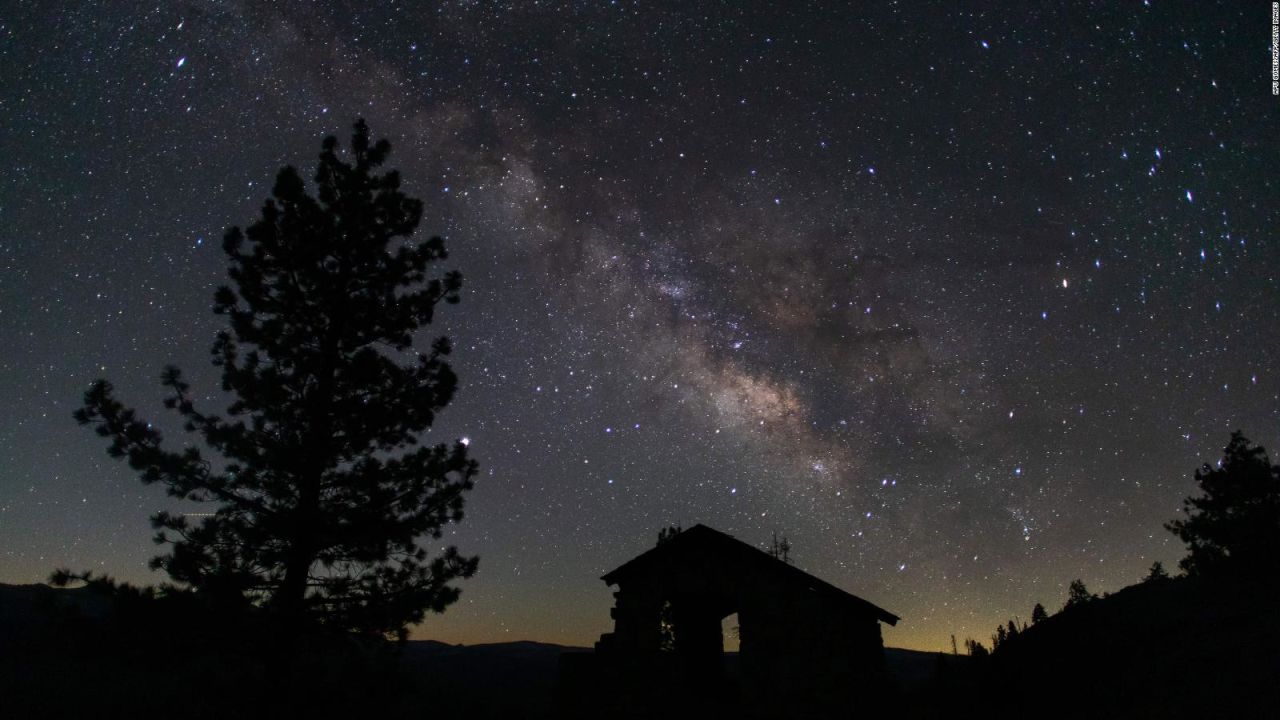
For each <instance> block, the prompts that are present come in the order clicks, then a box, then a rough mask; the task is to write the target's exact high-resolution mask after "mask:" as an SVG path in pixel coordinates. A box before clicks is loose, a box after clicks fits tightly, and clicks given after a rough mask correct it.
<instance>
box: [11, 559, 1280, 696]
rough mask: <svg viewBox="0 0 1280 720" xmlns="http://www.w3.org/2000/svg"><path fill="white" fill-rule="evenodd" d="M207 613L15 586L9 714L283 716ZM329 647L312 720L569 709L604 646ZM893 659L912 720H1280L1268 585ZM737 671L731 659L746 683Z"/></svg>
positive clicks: (1181, 595)
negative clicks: (973, 650) (967, 651)
mask: <svg viewBox="0 0 1280 720" xmlns="http://www.w3.org/2000/svg"><path fill="white" fill-rule="evenodd" d="M191 611H192V609H191V608H190V607H186V606H177V607H161V608H159V609H157V608H156V606H153V605H148V604H147V603H145V602H129V603H124V604H123V605H120V604H117V603H113V601H112V600H110V599H109V598H103V597H101V596H99V595H95V594H93V593H91V592H89V591H87V590H84V589H79V590H55V589H53V588H49V587H46V586H42V585H30V586H13V585H0V698H3V700H0V705H2V706H3V710H0V715H3V716H5V717H17V718H22V717H85V716H86V715H98V716H106V717H147V716H157V717H158V716H162V715H170V714H175V713H176V714H180V715H181V716H182V717H184V718H201V717H227V716H230V715H239V716H241V717H242V718H243V717H256V716H260V715H263V714H268V713H266V712H265V710H266V709H268V708H269V707H270V702H271V700H272V698H273V697H274V695H273V694H272V692H271V691H270V688H271V684H270V683H267V682H264V678H265V677H266V676H267V673H266V672H265V671H264V668H263V665H262V663H261V661H259V660H255V659H254V658H255V652H261V651H263V650H264V649H269V647H266V645H265V644H264V642H263V641H262V639H261V637H262V633H261V632H259V630H260V628H259V629H254V628H252V627H246V626H219V625H216V624H212V625H210V624H201V623H194V622H193V621H192V618H191V617H190V616H189V615H190V613H191ZM311 649H312V652H311V653H310V654H309V660H308V664H307V666H306V669H305V676H306V678H307V682H308V683H309V684H308V692H307V696H308V697H309V698H311V699H312V705H311V706H310V707H309V708H306V709H305V710H306V712H305V713H300V714H306V715H308V716H310V717H339V716H352V715H361V716H367V717H403V718H416V717H422V718H427V717H430V718H452V717H466V718H539V717H557V716H558V715H559V713H557V712H556V708H557V704H556V703H557V681H558V677H559V668H560V663H561V656H562V655H564V654H566V653H583V652H586V651H585V650H584V649H582V648H571V647H563V646H559V645H548V644H543V643H536V642H514V643H501V644H492V645H473V646H454V645H446V644H443V643H438V642H432V641H417V642H410V643H407V644H406V645H405V646H404V647H403V648H402V649H401V655H400V657H399V659H398V660H396V659H394V658H390V657H389V656H382V655H377V654H376V653H374V654H370V653H368V652H366V651H365V650H363V649H358V648H357V649H355V650H353V649H352V646H350V645H348V644H344V643H342V642H341V641H339V642H337V643H334V642H325V643H318V644H316V645H314V646H312V648H311ZM885 659H886V665H887V669H888V671H889V672H888V676H889V679H888V683H889V684H890V685H892V686H893V687H891V688H889V689H888V693H889V695H888V697H889V698H890V703H889V707H890V708H891V712H889V713H886V715H891V716H892V717H894V718H895V720H896V719H898V718H902V719H906V718H922V719H923V718H957V717H961V718H964V717H983V718H1014V717H1017V718H1026V717H1049V718H1057V717H1064V718H1065V717H1091V718H1105V717H1117V718H1119V717H1124V718H1133V717H1137V718H1142V717H1160V718H1202V717H1232V718H1266V717H1276V716H1278V713H1280V599H1278V598H1277V594H1276V590H1275V587H1274V585H1272V584H1268V583H1260V582H1245V581H1229V582H1228V581H1216V582H1213V583H1210V582H1206V581H1192V580H1186V579H1176V580H1169V581H1164V582H1156V583H1145V584H1141V585H1135V586H1132V587H1129V588H1125V589H1124V590H1121V591H1119V592H1117V593H1115V594H1113V595H1111V596H1109V597H1105V598H1102V599H1099V600H1095V601H1093V602H1090V603H1087V604H1085V605H1082V606H1079V607H1076V608H1072V609H1070V610H1066V611H1063V612H1060V613H1058V614H1056V615H1054V616H1052V617H1050V618H1049V619H1048V620H1045V621H1043V622H1041V623H1040V624H1039V625H1036V626H1033V627H1031V628H1029V629H1028V630H1027V631H1025V632H1024V633H1022V634H1021V635H1020V636H1019V637H1017V638H1016V639H1014V640H1011V641H1009V642H1007V643H1006V644H1005V645H1004V646H1002V648H1001V649H1000V650H999V651H998V652H997V653H995V654H994V655H993V656H992V657H990V658H988V659H985V660H983V659H973V658H968V657H964V656H960V657H956V656H951V655H949V654H948V655H940V654H938V653H925V652H917V651H912V650H902V649H896V648H890V649H887V650H886V652H885ZM736 661H737V658H736V656H734V655H733V654H730V655H728V656H727V657H726V673H727V674H728V675H729V676H730V677H732V676H734V674H735V667H736ZM353 667H354V668H357V669H356V670H355V671H352V669H351V668H353ZM397 667H398V668H399V672H398V673H397V672H396V671H395V668H397ZM397 687H398V693H399V695H398V697H399V699H398V700H396V701H394V702H392V701H388V700H387V698H390V697H394V696H396V693H395V692H394V691H395V690H396V688H397ZM246 688H258V690H256V691H249V690H247V689H246ZM262 688H268V692H267V693H265V694H264V693H263V692H262V691H261V689H262ZM655 692H657V693H661V692H662V689H661V688H658V689H656V690H655ZM271 714H274V715H276V716H279V713H271ZM609 716H612V715H611V713H609V712H604V713H603V714H601V715H600V717H609Z"/></svg>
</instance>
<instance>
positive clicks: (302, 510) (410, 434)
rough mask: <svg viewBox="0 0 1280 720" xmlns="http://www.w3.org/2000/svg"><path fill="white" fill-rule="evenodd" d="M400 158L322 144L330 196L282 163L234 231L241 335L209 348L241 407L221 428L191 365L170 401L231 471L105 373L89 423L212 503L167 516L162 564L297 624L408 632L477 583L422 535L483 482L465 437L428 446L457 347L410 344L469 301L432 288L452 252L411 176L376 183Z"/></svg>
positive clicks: (190, 582) (175, 380)
mask: <svg viewBox="0 0 1280 720" xmlns="http://www.w3.org/2000/svg"><path fill="white" fill-rule="evenodd" d="M389 150H390V145H389V144H388V143H387V141H386V140H380V141H378V142H377V143H371V142H370V137H369V129H368V127H367V126H366V125H365V123H364V121H363V120H361V121H359V122H357V123H356V125H355V130H354V134H353V136H352V141H351V148H350V151H349V152H348V153H345V159H344V154H340V151H339V146H338V142H337V140H336V139H335V138H333V137H329V138H326V139H325V140H324V143H323V151H322V152H321V154H320V162H319V167H318V169H317V171H316V175H315V182H316V185H317V195H316V196H315V197H312V196H311V195H308V194H307V192H306V189H305V187H304V183H303V181H302V179H301V178H300V177H299V175H298V173H297V171H295V170H294V169H293V168H292V167H286V168H284V169H283V170H281V171H280V173H279V175H278V177H277V178H276V183H275V187H274V189H273V191H272V198H271V199H269V200H267V201H266V203H265V205H264V206H263V208H262V216H261V218H260V219H258V220H257V221H256V222H255V223H254V224H252V225H250V226H249V227H248V228H247V229H246V230H245V231H244V232H241V230H240V229H239V228H231V229H230V230H229V231H227V233H226V236H225V239H224V241H223V249H224V251H225V252H226V254H227V256H228V257H229V259H230V264H231V268H230V273H229V274H230V277H231V280H232V281H233V283H234V287H221V288H219V289H218V291H217V293H216V296H215V301H214V312H215V313H217V314H219V315H225V316H227V318H228V319H229V321H230V330H229V331H222V332H220V333H219V334H218V336H217V340H216V342H215V343H214V345H213V350H212V354H213V364H214V365H215V366H216V367H218V368H220V369H221V372H222V389H223V390H224V391H226V392H228V393H230V394H231V395H232V396H233V401H232V402H231V404H230V407H229V408H228V409H227V411H226V415H225V416H220V415H217V414H211V413H209V412H207V411H205V410H201V409H197V408H196V405H195V398H194V397H193V393H192V392H191V389H190V387H189V386H188V384H187V383H186V382H185V381H184V380H183V378H182V375H181V373H180V372H179V371H178V369H177V368H174V367H169V368H167V369H166V370H165V372H164V375H163V384H164V386H165V387H166V388H168V390H169V393H170V394H169V397H168V398H167V399H166V400H165V405H166V406H167V407H169V408H172V409H176V410H177V411H178V413H180V414H181V416H182V417H183V419H184V420H185V423H184V425H185V429H186V430H187V431H188V432H192V433H197V434H199V435H200V436H201V437H202V438H203V440H204V444H205V445H206V446H207V448H208V449H210V450H212V452H213V454H214V455H216V456H218V457H217V459H216V460H213V461H210V460H206V458H205V454H204V453H203V452H202V451H201V450H200V449H198V448H197V447H194V446H188V447H185V448H183V449H181V450H176V451H175V450H168V449H165V448H164V447H163V446H162V442H161V436H160V433H159V432H157V431H156V430H155V429H154V428H152V427H151V425H150V424H149V423H147V422H145V421H144V420H141V419H139V418H138V417H137V415H136V414H135V412H134V410H132V409H129V408H126V407H125V406H124V405H123V404H121V403H120V402H119V401H118V400H116V398H115V396H114V395H113V393H112V387H111V385H110V384H109V383H107V382H106V381H105V380H99V381H97V382H96V383H94V384H93V386H92V387H91V388H90V389H89V390H88V392H87V393H86V394H85V400H84V407H83V408H81V409H80V410H78V411H77V412H76V419H77V420H78V421H79V422H80V423H81V424H91V425H93V426H94V427H95V429H96V431H97V432H98V434H99V435H102V436H104V437H107V438H109V439H110V440H111V446H110V448H109V452H110V454H111V455H112V456H114V457H121V458H127V459H128V461H129V464H130V466H131V467H133V468H134V469H135V470H137V471H139V472H140V474H141V479H142V481H143V482H144V483H148V484H150V483H156V482H159V483H162V484H163V485H165V486H166V489H167V490H168V492H169V494H170V495H172V496H174V497H176V498H180V499H183V500H195V501H204V502H210V503H212V504H213V505H214V506H215V511H214V513H213V514H212V515H211V516H208V517H204V518H203V519H201V520H199V521H198V523H192V522H190V521H189V520H188V518H187V517H184V516H182V515H175V514H170V513H168V512H160V513H157V514H156V515H155V516H153V517H152V524H153V525H154V527H155V528H156V529H157V531H158V532H157V534H156V542H157V543H168V544H170V545H171V546H172V548H171V552H170V553H169V554H167V555H162V556H160V557H157V558H156V559H155V560H153V561H152V566H153V567H154V568H161V569H164V570H165V571H166V572H167V573H168V574H169V576H170V577H171V578H172V579H173V580H174V581H176V582H177V583H179V584H180V585H182V586H189V587H191V588H194V589H196V590H198V591H201V592H203V593H208V594H211V595H213V596H216V597H219V598H223V599H225V600H229V601H231V602H244V603H252V604H254V605H259V606H262V607H266V608H269V609H270V610H272V611H274V612H275V613H277V614H278V616H279V617H280V619H281V620H282V621H283V622H282V624H283V626H284V627H286V628H289V627H292V628H300V627H302V626H304V625H305V624H306V622H307V621H318V622H321V623H323V624H326V625H328V626H331V627H334V628H338V629H343V630H354V631H360V632H364V633H371V634H381V635H401V636H402V635H403V633H404V632H405V628H406V626H407V625H408V624H411V623H415V622H418V621H419V620H421V619H422V617H423V615H424V613H425V611H427V610H432V611H436V612H440V611H443V610H444V609H445V607H446V606H448V605H449V604H450V603H452V602H453V601H454V600H456V599H457V597H458V593H459V590H458V589H457V588H456V587H454V586H452V585H450V583H451V582H452V581H454V580H456V579H458V578H466V577H470V576H471V575H472V574H473V573H474V572H475V570H476V564H477V559H476V558H474V557H464V556H462V555H460V554H459V553H458V551H457V549H456V548H454V547H452V546H450V547H447V548H445V549H444V550H442V551H441V552H440V553H439V554H437V555H436V556H435V557H434V558H433V557H430V556H429V554H428V551H427V548H426V547H424V546H423V542H422V541H423V539H424V538H431V539H439V538H440V537H441V534H442V527H443V526H444V525H446V524H447V523H450V522H458V521H460V520H461V519H462V508H463V493H464V492H465V491H467V490H468V489H470V488H471V486H472V477H473V476H474V475H475V472H476V464H475V462H474V461H472V460H470V459H469V458H468V456H467V448H466V446H465V443H462V442H456V443H452V444H436V445H425V446H419V445H418V443H419V440H420V435H421V434H422V433H423V432H424V431H426V430H428V429H429V428H430V427H431V425H432V422H433V421H434V420H435V415H436V413H437V412H438V411H439V410H440V409H441V408H443V407H444V406H445V405H446V404H448V402H449V400H450V399H451V398H452V397H453V393H454V389H455V387H456V384H457V383H456V377H455V375H454V373H453V371H452V370H451V369H450V367H449V365H448V363H447V362H446V360H445V357H446V356H447V355H448V354H449V352H450V344H449V342H448V340H447V339H445V338H438V339H436V340H434V341H433V342H432V343H431V346H430V349H429V350H427V351H426V352H419V351H418V350H417V349H415V347H414V341H415V334H416V333H417V332H418V331H419V330H420V329H421V328H422V327H423V326H425V325H427V324H429V323H430V322H431V320H432V316H433V313H434V312H435V308H436V306H437V305H438V304H439V303H442V302H444V303H454V302H457V300H458V290H459V288H460V287H461V277H460V275H459V274H458V273H456V272H448V273H443V274H442V275H439V276H432V267H433V265H435V263H437V262H438V261H440V260H443V259H444V258H445V257H446V253H445V249H444V244H443V242H442V240H441V239H440V238H439V237H432V238H430V239H428V240H426V241H423V242H413V241H411V240H410V239H409V238H410V236H411V235H412V234H413V232H414V230H415V229H416V228H417V226H418V222H419V220H420V218H421V215H422V203H421V202H420V201H419V200H416V199H413V198H409V197H407V196H406V195H404V194H403V193H402V192H401V191H400V177H399V174H398V173H396V172H395V171H389V172H381V173H379V172H378V170H379V168H380V167H381V166H382V164H383V163H384V162H385V160H386V158H387V154H388V152H389Z"/></svg>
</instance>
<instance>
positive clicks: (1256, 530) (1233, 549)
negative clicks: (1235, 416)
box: [1165, 431, 1280, 576]
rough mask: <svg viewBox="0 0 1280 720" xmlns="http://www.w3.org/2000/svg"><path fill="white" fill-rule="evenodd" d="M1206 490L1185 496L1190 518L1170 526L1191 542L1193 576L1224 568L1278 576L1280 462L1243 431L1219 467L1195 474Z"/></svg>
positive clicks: (1186, 562) (1188, 563) (1187, 561)
mask: <svg viewBox="0 0 1280 720" xmlns="http://www.w3.org/2000/svg"><path fill="white" fill-rule="evenodd" d="M1195 478H1196V483H1197V484H1199V486H1200V490H1201V491H1202V494H1201V495H1199V496H1198V497H1189V498H1186V499H1185V500H1183V510H1184V512H1185V513H1186V517H1185V518H1179V519H1177V520H1174V521H1172V522H1169V523H1166V524H1165V528H1166V529H1168V530H1169V531H1170V532H1172V533H1173V534H1175V535H1177V536H1178V537H1179V538H1181V539H1182V540H1183V542H1185V543H1186V544H1187V556H1186V557H1185V558H1183V559H1182V561H1181V562H1179V563H1178V566H1179V567H1181V568H1182V569H1183V570H1185V571H1186V572H1187V574H1188V575H1203V574H1211V573H1216V572H1221V571H1231V572H1238V573H1245V574H1254V573H1261V574H1263V575H1264V576H1266V575H1271V576H1274V574H1275V573H1276V570H1277V568H1278V566H1280V552H1277V548H1280V467H1276V466H1273V465H1272V464H1271V461H1270V460H1269V459H1268V458H1267V452H1266V450H1264V449H1263V448H1262V447H1260V446H1257V445H1252V444H1251V443H1250V442H1249V439H1248V438H1246V437H1245V436H1244V435H1243V434H1241V433H1240V432H1239V431H1236V432H1233V433H1231V440H1230V441H1229V442H1228V443H1227V447H1226V448H1224V449H1223V458H1222V461H1221V462H1219V463H1218V465H1217V467H1212V466H1210V465H1207V464H1206V465H1203V466H1201V468H1200V469H1199V470H1197V471H1196V474H1195Z"/></svg>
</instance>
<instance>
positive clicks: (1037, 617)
mask: <svg viewBox="0 0 1280 720" xmlns="http://www.w3.org/2000/svg"><path fill="white" fill-rule="evenodd" d="M1048 619H1049V613H1047V612H1045V609H1044V606H1043V605H1041V604H1040V603H1036V606H1035V607H1034V608H1031V624H1032V625H1036V624H1039V623H1041V622H1043V621H1045V620H1048Z"/></svg>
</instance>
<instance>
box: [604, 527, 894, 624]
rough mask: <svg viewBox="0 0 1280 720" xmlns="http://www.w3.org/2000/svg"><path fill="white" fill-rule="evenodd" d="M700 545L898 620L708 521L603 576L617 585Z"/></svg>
mask: <svg viewBox="0 0 1280 720" xmlns="http://www.w3.org/2000/svg"><path fill="white" fill-rule="evenodd" d="M697 546H702V547H704V548H710V549H711V550H712V551H713V552H717V553H723V554H725V555H730V556H737V557H739V558H741V559H743V560H745V561H746V562H748V563H756V564H759V565H760V567H761V570H762V571H765V572H772V573H775V574H777V575H779V576H780V577H781V578H783V579H784V581H785V582H788V583H792V584H795V585H798V586H803V587H805V588H807V589H809V590H811V591H813V592H817V593H822V594H823V595H827V596H828V597H831V598H833V599H834V600H836V601H837V602H842V603H846V604H848V605H849V606H851V607H852V608H853V609H855V610H856V611H859V612H865V613H870V614H872V615H874V616H875V617H876V619H877V620H880V621H881V622H886V623H889V624H890V625H897V624H898V619H899V618H898V616H897V615H894V614H893V613H891V612H889V611H888V610H885V609H883V608H881V607H879V606H876V605H873V604H872V603H869V602H867V601H866V600H863V599H862V598H860V597H858V596H857V595H854V594H852V593H848V592H845V591H844V590H841V589H840V588H838V587H836V586H835V585H832V584H830V583H827V582H824V581H822V580H819V579H818V578H816V577H814V576H812V575H810V574H809V573H807V572H805V571H803V570H801V569H799V568H797V567H795V566H794V565H790V564H788V563H785V562H783V561H781V560H779V559H777V558H775V557H773V556H772V555H770V554H769V553H766V552H764V551H763V550H760V549H759V548H755V547H752V546H750V545H748V544H746V543H744V542H742V541H741V540H738V539H737V538H735V537H733V536H732V535H726V534H725V533H722V532H720V531H719V530H713V529H711V528H709V527H707V526H706V525H694V526H693V527H691V528H689V529H688V530H685V531H683V532H680V533H677V534H676V536H675V537H673V538H671V539H670V540H668V541H666V542H664V543H662V544H661V545H659V546H657V547H655V548H652V549H650V550H647V551H645V552H643V553H640V554H639V555H637V556H635V557H634V558H632V559H630V560H628V561H627V562H625V563H623V564H622V565H619V566H618V567H617V568H614V569H613V570H610V571H609V572H607V573H605V574H604V575H603V576H601V578H600V579H601V580H604V581H605V582H606V583H608V584H609V585H616V584H617V583H618V582H619V581H620V580H623V579H625V578H626V577H627V576H628V575H631V574H633V573H636V572H639V571H641V570H642V569H644V568H646V567H648V566H650V565H651V564H652V563H655V562H660V561H661V560H663V559H665V558H668V557H671V556H672V555H675V554H679V553H684V552H688V551H689V550H691V549H692V548H694V547H697Z"/></svg>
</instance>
